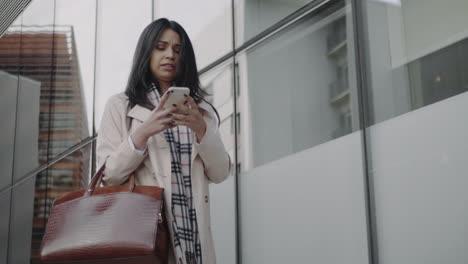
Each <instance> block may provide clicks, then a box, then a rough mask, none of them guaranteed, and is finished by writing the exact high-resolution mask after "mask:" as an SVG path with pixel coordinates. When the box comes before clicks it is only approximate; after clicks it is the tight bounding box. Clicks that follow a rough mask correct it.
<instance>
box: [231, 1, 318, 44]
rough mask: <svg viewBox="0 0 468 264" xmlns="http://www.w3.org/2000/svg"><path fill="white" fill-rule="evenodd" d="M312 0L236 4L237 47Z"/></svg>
mask: <svg viewBox="0 0 468 264" xmlns="http://www.w3.org/2000/svg"><path fill="white" fill-rule="evenodd" d="M310 2H313V1H312V0H240V1H237V3H236V8H235V9H234V10H235V11H236V45H237V46H240V45H242V44H243V43H244V42H246V41H248V40H249V39H251V38H252V37H254V36H255V35H257V34H259V33H260V32H262V31H263V30H265V29H267V28H269V27H271V26H273V25H274V24H275V23H277V22H279V21H280V20H281V19H283V18H285V17H287V16H288V15H290V14H292V13H294V12H295V11H297V10H298V9H300V8H301V7H304V6H305V5H307V4H308V3H310Z"/></svg>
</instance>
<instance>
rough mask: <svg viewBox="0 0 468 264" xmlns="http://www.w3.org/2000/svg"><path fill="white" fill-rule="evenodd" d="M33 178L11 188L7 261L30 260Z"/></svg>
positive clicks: (19, 261) (25, 261) (24, 261)
mask: <svg viewBox="0 0 468 264" xmlns="http://www.w3.org/2000/svg"><path fill="white" fill-rule="evenodd" d="M35 178H36V177H34V176H33V177H30V178H29V179H27V180H26V181H23V182H21V183H20V184H19V185H17V186H15V187H14V188H13V190H12V194H13V195H12V203H11V206H12V209H11V222H10V234H9V245H8V262H7V263H28V262H29V260H30V253H31V236H32V218H33V207H34V182H35Z"/></svg>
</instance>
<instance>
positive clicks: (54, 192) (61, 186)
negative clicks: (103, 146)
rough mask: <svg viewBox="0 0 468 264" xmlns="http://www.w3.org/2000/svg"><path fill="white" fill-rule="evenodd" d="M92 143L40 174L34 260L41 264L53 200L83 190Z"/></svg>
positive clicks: (33, 250) (36, 199)
mask: <svg viewBox="0 0 468 264" xmlns="http://www.w3.org/2000/svg"><path fill="white" fill-rule="evenodd" d="M90 165H91V144H88V145H86V146H85V147H83V148H81V149H79V150H77V151H75V152H73V153H72V154H70V155H68V156H67V157H65V158H63V159H61V160H60V161H58V162H57V163H55V164H54V165H52V166H51V167H49V168H48V169H47V170H46V171H44V172H43V173H40V174H39V175H37V181H36V190H35V199H34V219H33V240H32V257H31V261H32V262H34V263H38V261H39V248H40V243H41V240H42V236H43V234H44V229H45V225H46V223H47V218H48V217H49V211H50V208H51V206H52V203H53V201H54V200H55V199H56V198H58V197H61V196H62V195H64V194H65V193H67V192H72V191H76V190H80V189H83V188H85V187H86V186H87V184H88V179H89V178H90V173H91V167H90Z"/></svg>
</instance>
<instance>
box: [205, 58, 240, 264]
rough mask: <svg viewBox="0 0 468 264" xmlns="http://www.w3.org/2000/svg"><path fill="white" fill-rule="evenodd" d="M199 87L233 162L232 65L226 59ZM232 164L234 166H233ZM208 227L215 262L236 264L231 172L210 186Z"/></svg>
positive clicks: (206, 74)
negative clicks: (217, 119)
mask: <svg viewBox="0 0 468 264" xmlns="http://www.w3.org/2000/svg"><path fill="white" fill-rule="evenodd" d="M201 84H202V87H204V88H205V89H206V90H207V92H208V93H210V94H211V96H209V97H208V101H209V102H210V103H212V104H213V105H214V106H215V107H216V109H217V111H218V113H219V116H220V119H221V123H220V126H219V131H220V134H221V139H222V141H223V143H224V146H225V147H226V149H227V151H228V153H229V155H230V157H231V161H232V162H233V163H234V158H235V156H234V122H233V120H232V116H233V113H234V98H233V96H234V94H233V64H232V60H228V61H226V62H224V63H223V64H221V65H219V66H217V67H216V68H214V69H212V70H210V71H209V72H207V73H205V74H203V76H201ZM234 164H235V163H234ZM209 187H210V196H211V199H210V201H211V203H210V208H211V224H212V232H213V239H214V245H215V249H216V258H217V262H218V263H232V264H234V263H237V262H236V223H235V219H236V215H235V214H236V209H235V199H236V196H235V181H234V170H233V171H232V174H231V176H229V178H228V179H227V180H226V181H224V182H223V183H221V184H210V186H209Z"/></svg>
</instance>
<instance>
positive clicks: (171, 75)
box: [96, 18, 231, 264]
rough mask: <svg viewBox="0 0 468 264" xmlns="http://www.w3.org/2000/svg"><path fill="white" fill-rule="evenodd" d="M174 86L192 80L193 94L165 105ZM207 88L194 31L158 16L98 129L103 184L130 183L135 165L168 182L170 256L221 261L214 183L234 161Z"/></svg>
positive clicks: (139, 178)
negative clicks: (214, 227)
mask: <svg viewBox="0 0 468 264" xmlns="http://www.w3.org/2000/svg"><path fill="white" fill-rule="evenodd" d="M171 86H181V87H189V88H190V94H189V95H186V96H185V99H186V100H185V101H184V102H181V103H180V104H175V105H173V106H172V107H170V108H166V109H164V108H163V105H164V102H165V101H166V100H167V99H168V96H169V94H168V93H166V91H167V90H168V89H169V88H170V87H171ZM160 95H162V97H161V96H160ZM205 95H206V93H205V92H204V91H203V90H202V89H201V88H200V83H199V78H198V73H197V67H196V63H195V55H194V52H193V47H192V44H191V42H190V39H189V37H188V36H187V33H186V32H185V30H184V29H183V28H182V27H181V26H180V25H179V24H178V23H176V22H174V21H169V20H167V19H164V18H163V19H159V20H156V21H154V22H153V23H151V24H150V25H148V26H147V27H146V28H145V29H144V31H143V32H142V34H141V36H140V38H139V40H138V44H137V47H136V52H135V55H134V59H133V65H132V69H131V73H130V77H129V81H128V84H127V88H126V90H125V93H120V94H116V95H113V96H112V97H111V98H110V99H109V100H108V102H107V104H106V107H105V110H104V114H103V117H102V122H101V126H100V131H99V133H98V137H97V149H96V152H97V160H98V164H102V163H104V162H105V163H106V168H105V171H104V176H103V184H104V185H119V184H123V183H124V182H125V181H126V180H127V179H128V175H130V174H131V173H132V172H134V173H135V177H136V184H139V185H152V186H159V187H162V188H164V190H165V191H164V200H165V203H166V206H165V208H166V212H165V213H166V218H167V223H168V227H169V231H170V235H171V242H172V247H171V251H170V252H169V254H170V256H169V263H177V264H179V263H181V264H185V263H187V264H190V263H197V264H201V263H215V262H216V260H215V254H214V245H213V241H212V235H211V229H210V205H209V194H208V183H209V182H215V183H219V182H222V181H223V180H225V179H226V178H227V177H228V175H229V174H230V170H231V161H230V158H229V155H228V154H227V153H226V150H225V148H224V145H223V143H222V141H221V138H220V135H219V131H218V125H219V116H218V114H217V112H216V110H215V109H214V107H212V106H211V105H210V104H208V103H207V102H206V101H205V99H204V97H205Z"/></svg>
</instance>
